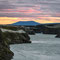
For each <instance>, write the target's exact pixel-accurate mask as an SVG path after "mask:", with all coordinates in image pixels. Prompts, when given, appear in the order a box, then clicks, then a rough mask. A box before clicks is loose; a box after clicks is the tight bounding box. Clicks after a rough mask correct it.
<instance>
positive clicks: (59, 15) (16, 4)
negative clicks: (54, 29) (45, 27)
mask: <svg viewBox="0 0 60 60" xmlns="http://www.w3.org/2000/svg"><path fill="white" fill-rule="evenodd" d="M18 21H36V22H39V23H60V0H0V24H12V23H15V22H18Z"/></svg>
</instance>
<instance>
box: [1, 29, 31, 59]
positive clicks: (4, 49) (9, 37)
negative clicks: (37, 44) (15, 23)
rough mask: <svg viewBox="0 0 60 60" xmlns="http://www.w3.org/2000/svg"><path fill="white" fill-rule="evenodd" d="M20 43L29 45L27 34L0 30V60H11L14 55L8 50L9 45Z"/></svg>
mask: <svg viewBox="0 0 60 60" xmlns="http://www.w3.org/2000/svg"><path fill="white" fill-rule="evenodd" d="M20 43H31V41H30V37H29V36H28V34H27V33H23V32H22V31H13V30H4V29H0V60H11V59H12V58H13V56H14V53H13V52H12V51H11V50H10V47H9V45H10V44H20Z"/></svg>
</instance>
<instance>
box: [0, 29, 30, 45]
mask: <svg viewBox="0 0 60 60" xmlns="http://www.w3.org/2000/svg"><path fill="white" fill-rule="evenodd" d="M1 30H2V32H3V34H4V35H5V37H6V39H7V40H8V41H9V42H10V44H20V43H31V41H30V37H29V36H28V34H27V33H26V32H25V31H23V30H18V31H13V30H7V29H1Z"/></svg>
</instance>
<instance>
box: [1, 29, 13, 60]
mask: <svg viewBox="0 0 60 60" xmlns="http://www.w3.org/2000/svg"><path fill="white" fill-rule="evenodd" d="M13 55H14V53H13V52H12V51H11V50H10V48H9V44H8V43H7V41H6V38H5V37H4V35H3V33H2V31H1V30H0V60H11V59H12V58H13Z"/></svg>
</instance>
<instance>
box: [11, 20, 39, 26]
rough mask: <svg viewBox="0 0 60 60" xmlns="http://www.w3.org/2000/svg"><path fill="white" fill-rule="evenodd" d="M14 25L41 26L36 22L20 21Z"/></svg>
mask: <svg viewBox="0 0 60 60" xmlns="http://www.w3.org/2000/svg"><path fill="white" fill-rule="evenodd" d="M12 25H24V26H35V25H40V23H37V22H35V21H19V22H16V23H13V24H12Z"/></svg>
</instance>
